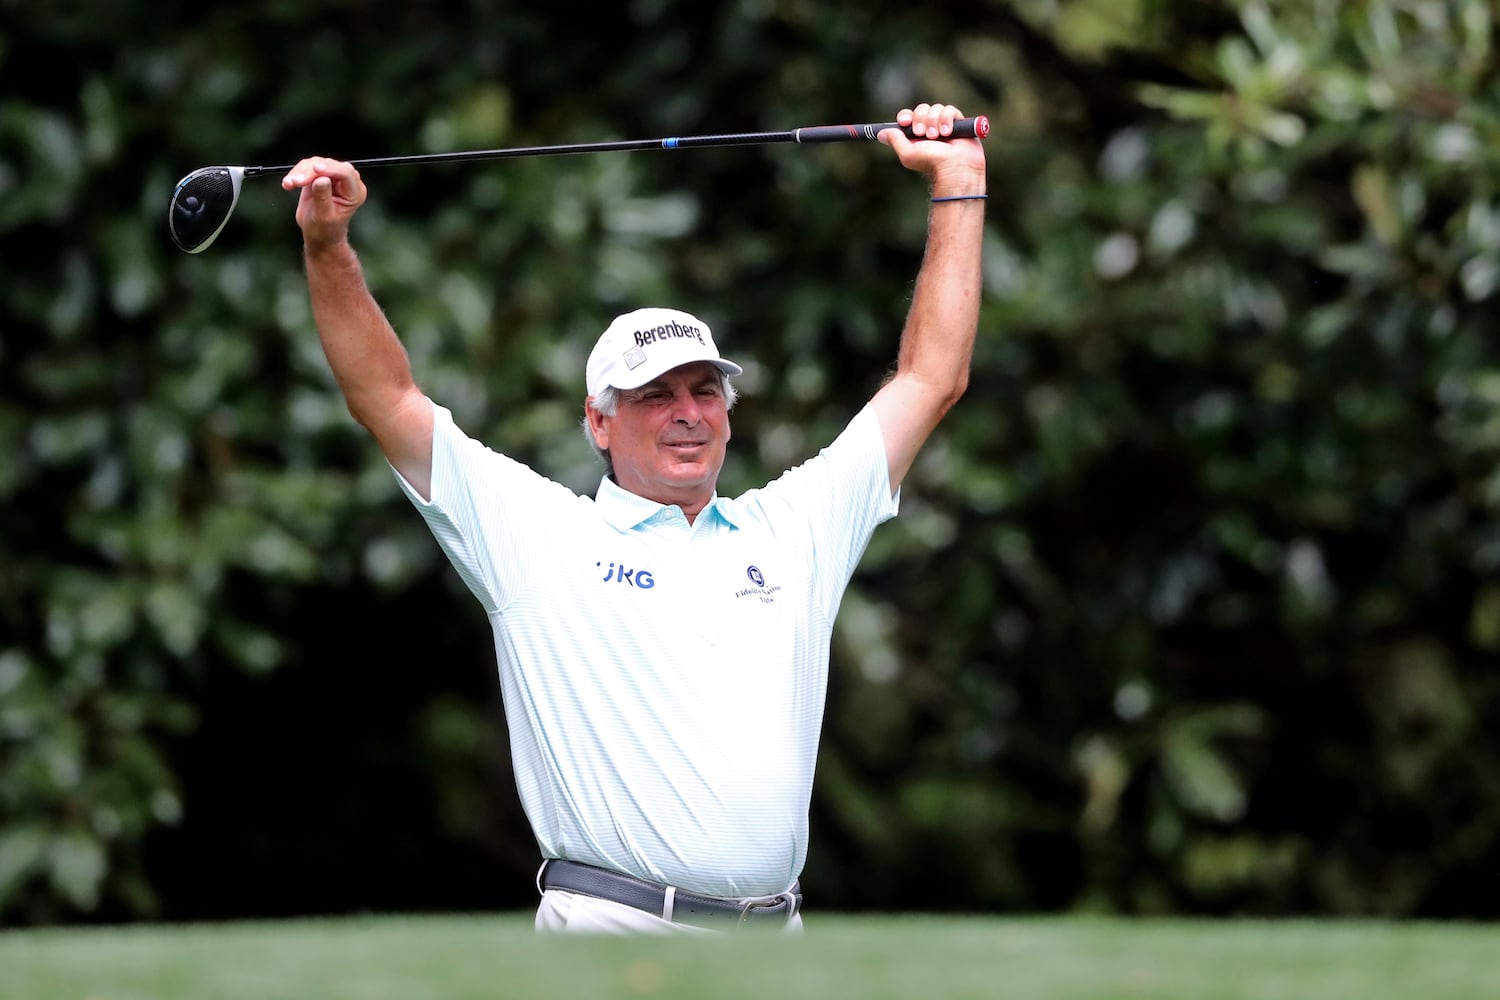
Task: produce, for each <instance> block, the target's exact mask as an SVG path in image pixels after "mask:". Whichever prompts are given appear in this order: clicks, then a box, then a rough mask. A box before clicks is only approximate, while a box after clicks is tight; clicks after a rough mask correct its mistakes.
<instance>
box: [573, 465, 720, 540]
mask: <svg viewBox="0 0 1500 1000" xmlns="http://www.w3.org/2000/svg"><path fill="white" fill-rule="evenodd" d="M594 503H595V504H597V505H598V507H599V513H600V514H601V515H603V517H604V520H605V521H606V522H608V523H609V525H610V527H612V528H614V529H615V530H616V531H630V530H631V529H633V528H638V527H640V526H641V525H642V524H645V523H646V522H647V521H650V520H652V519H654V518H656V517H659V516H660V515H661V514H662V512H664V511H666V510H668V509H676V508H675V505H673V507H672V508H669V507H668V506H667V505H665V504H659V503H657V502H656V501H655V500H648V499H646V498H645V497H643V496H640V495H639V494H636V493H631V492H630V491H629V490H627V489H625V488H624V487H622V486H621V485H620V484H619V483H617V482H615V481H614V480H613V479H611V478H609V476H605V477H604V478H603V479H601V480H599V491H598V492H597V493H596V494H595V495H594ZM731 506H732V505H731V504H730V503H729V502H728V501H726V500H725V499H724V498H723V497H721V496H719V492H718V490H715V491H714V495H713V496H712V497H710V498H709V501H708V503H707V504H705V505H704V507H703V510H702V511H700V512H699V514H698V517H699V518H703V517H718V518H721V519H722V520H723V521H724V522H725V523H726V524H728V525H730V526H731V527H739V525H738V523H737V522H736V521H735V519H734V516H733V514H732V512H731V510H730V508H731Z"/></svg>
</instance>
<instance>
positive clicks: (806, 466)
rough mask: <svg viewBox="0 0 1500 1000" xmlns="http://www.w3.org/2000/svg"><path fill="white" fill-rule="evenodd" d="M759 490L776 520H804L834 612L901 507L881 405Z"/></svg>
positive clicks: (825, 603)
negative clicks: (872, 543) (893, 488)
mask: <svg viewBox="0 0 1500 1000" xmlns="http://www.w3.org/2000/svg"><path fill="white" fill-rule="evenodd" d="M756 492H757V493H759V494H760V496H759V497H758V498H757V500H758V502H759V503H760V504H761V507H762V510H763V512H765V513H766V514H767V516H768V517H769V518H770V519H771V520H772V521H773V523H774V522H780V523H782V524H783V525H785V524H788V523H799V522H800V523H801V524H802V525H803V527H804V530H805V531H806V533H807V534H806V537H807V541H808V544H809V546H810V548H811V555H812V559H813V560H814V561H815V563H816V565H817V567H818V569H819V572H818V573H817V574H816V579H817V580H818V581H819V592H818V594H817V595H816V596H817V600H818V601H819V603H820V605H821V607H822V608H823V610H824V612H825V613H826V614H827V615H828V617H829V618H830V619H832V617H833V616H834V614H835V613H836V612H837V610H838V605H839V602H840V600H841V599H842V597H843V593H844V588H845V587H847V586H848V584H849V580H850V578H851V577H853V576H854V570H855V568H856V567H857V566H858V565H859V560H860V558H861V557H862V556H863V555H864V552H865V548H866V546H867V545H869V542H870V537H871V536H872V535H873V534H874V533H875V529H876V528H877V527H879V526H880V525H881V524H882V523H884V522H885V521H888V520H890V519H891V518H893V517H895V516H896V513H897V511H898V510H899V507H900V493H899V491H897V492H896V493H895V494H893V493H892V491H891V479H890V462H889V460H888V459H887V457H886V451H885V437H884V435H882V433H881V430H880V421H879V419H878V418H877V417H876V415H875V409H874V407H872V406H870V405H868V404H867V405H866V406H865V407H864V409H862V410H860V411H859V413H858V414H856V415H855V417H854V419H853V420H851V421H850V422H849V425H848V426H847V427H845V428H844V430H843V432H842V433H841V434H839V436H838V437H837V438H836V439H835V440H834V441H833V443H832V444H830V445H828V446H827V447H826V448H824V449H823V450H822V451H820V452H818V454H817V455H816V456H814V457H813V458H810V459H808V460H807V461H806V462H803V463H802V464H801V465H799V466H797V467H795V468H793V469H790V470H788V471H787V472H785V473H783V474H782V475H781V476H780V477H779V478H778V479H776V480H775V481H774V482H772V483H770V484H769V485H767V486H766V487H765V488H764V489H762V490H759V491H756ZM748 496H749V495H747V498H748Z"/></svg>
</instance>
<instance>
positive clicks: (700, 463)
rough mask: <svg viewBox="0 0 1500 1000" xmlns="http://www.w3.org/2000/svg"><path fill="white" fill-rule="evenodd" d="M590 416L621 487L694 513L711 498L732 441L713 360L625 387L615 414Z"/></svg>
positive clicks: (722, 392)
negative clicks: (640, 384) (632, 387)
mask: <svg viewBox="0 0 1500 1000" xmlns="http://www.w3.org/2000/svg"><path fill="white" fill-rule="evenodd" d="M588 417H589V427H590V429H591V430H592V431H593V434H594V440H595V441H596V442H598V444H599V447H600V448H604V449H607V450H608V451H609V457H610V461H611V462H612V463H613V464H614V467H615V481H616V482H617V483H619V484H620V486H621V487H622V488H623V489H627V490H629V491H630V492H632V493H635V494H637V495H639V496H643V497H646V498H647V499H650V500H655V501H656V502H657V503H661V504H677V505H678V506H680V507H681V508H682V509H683V512H684V513H685V514H687V515H688V517H689V518H692V517H695V516H697V514H698V512H699V511H700V510H702V509H703V507H704V505H706V504H707V503H708V501H709V500H710V498H712V496H713V491H714V484H715V483H716V482H717V481H718V478H719V470H720V469H721V468H723V466H724V453H725V450H726V447H727V445H728V444H729V403H728V400H726V399H725V398H724V387H723V381H722V376H721V375H720V373H719V370H718V369H717V368H715V367H714V366H713V365H711V364H708V363H707V362H701V361H700V362H695V363H693V364H690V365H683V366H681V367H680V368H673V369H672V370H671V371H669V372H667V373H666V374H664V375H662V376H661V377H660V378H658V379H656V380H655V381H653V382H648V383H646V384H645V385H643V386H641V387H640V388H639V389H622V390H620V405H619V407H618V408H617V409H616V410H615V414H614V416H605V415H603V414H600V413H597V412H595V411H594V410H592V409H590V410H589V411H588Z"/></svg>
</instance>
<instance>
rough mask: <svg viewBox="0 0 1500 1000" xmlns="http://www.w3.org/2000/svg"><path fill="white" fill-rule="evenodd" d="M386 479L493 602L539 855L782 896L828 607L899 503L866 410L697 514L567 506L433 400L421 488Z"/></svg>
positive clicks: (790, 867)
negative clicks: (426, 491)
mask: <svg viewBox="0 0 1500 1000" xmlns="http://www.w3.org/2000/svg"><path fill="white" fill-rule="evenodd" d="M397 479H398V480H399V481H400V482H401V486H402V489H403V490H404V491H405V492H406V494H407V496H408V497H409V498H410V500H411V501H412V503H413V504H414V505H415V506H416V507H417V509H418V510H419V511H420V512H421V514H422V516H423V517H424V518H425V519H426V522H427V524H428V527H429V528H430V529H431V530H432V533H433V536H434V537H435V538H436V539H437V541H438V543H439V545H441V546H442V548H443V551H444V552H445V553H446V554H447V556H448V558H449V560H450V561H451V562H452V564H453V566H454V568H455V569H456V570H457V571H458V573H459V575H460V576H461V577H462V578H463V580H464V582H465V583H466V584H467V585H468V587H469V589H470V590H471V591H472V592H473V593H474V595H475V596H476V597H477V598H478V599H479V601H480V603H481V604H482V605H483V606H484V608H485V610H486V611H487V612H488V614H489V618H490V625H491V628H492V630H493V632H494V637H495V652H496V658H497V662H498V667H499V673H500V683H501V690H502V693H503V696H504V701H505V710H506V716H507V721H508V726H509V730H510V737H511V753H512V758H513V762H514V765H515V772H516V783H517V788H518V791H519V793H520V798H521V803H522V805H523V807H524V808H525V810H526V815H527V817H528V818H529V819H530V821H531V825H532V829H533V832H534V833H535V835H536V839H537V843H538V846H539V847H540V848H541V852H542V855H543V856H544V857H562V858H569V859H571V860H574V861H581V862H584V863H586V864H595V865H602V866H604V867H607V868H611V869H614V870H618V871H624V872H627V873H630V874H632V875H636V876H638V877H640V878H645V879H649V880H651V881H654V882H663V883H667V884H670V885H675V886H677V887H679V888H682V889H686V890H689V891H693V892H700V893H707V894H710V895H715V896H744V895H760V894H769V893H775V892H781V891H783V890H785V889H787V888H789V887H790V885H791V883H792V882H793V881H794V880H795V879H796V878H797V877H798V876H799V875H800V874H801V871H802V866H803V863H804V861H805V860H806V857H807V829H808V824H807V814H808V805H809V801H810V798H811V794H812V781H813V770H814V765H815V763H816V759H817V751H818V738H819V733H820V730H821V728H822V720H823V703H824V695H825V691H826V688H827V681H828V649H829V641H830V637H831V634H832V629H833V622H834V618H835V616H836V614H837V612H838V607H839V602H840V600H841V599H842V597H843V593H844V589H845V587H846V586H847V585H848V582H849V579H850V577H851V576H852V575H853V573H854V569H855V566H856V565H857V564H858V562H859V559H860V556H861V555H862V554H863V552H864V550H865V546H866V545H867V544H868V542H869V540H870V536H871V534H872V533H873V531H874V530H875V528H876V526H877V525H879V524H880V523H881V522H883V521H885V520H887V519H888V518H890V517H893V516H894V515H895V513H896V510H897V499H896V498H895V497H893V496H892V495H891V490H890V485H889V474H888V472H887V463H886V455H885V447H884V443H883V439H882V437H881V433H880V427H879V424H878V421H877V419H876V416H875V412H874V410H873V409H871V408H870V407H868V406H867V407H866V408H865V409H863V410H862V411H861V412H860V413H859V414H858V415H857V416H856V417H855V418H854V420H853V421H851V422H850V424H849V426H848V427H847V428H846V429H845V430H844V432H843V433H842V434H840V435H839V437H838V439H837V440H836V441H835V442H834V443H833V444H831V445H830V446H828V447H827V448H825V449H824V450H823V451H821V452H820V453H819V454H818V455H817V456H816V457H814V458H812V459H810V460H808V461H807V462H805V463H803V464H802V465H800V466H798V467H797V468H795V469H792V470H790V471H789V472H787V473H785V474H784V475H782V476H781V477H780V478H778V479H777V480H776V481H774V482H772V483H770V484H769V485H767V486H765V487H763V488H761V489H758V490H751V491H749V492H748V493H745V494H744V495H743V496H740V497H737V498H734V499H727V498H724V497H719V496H717V495H716V496H715V497H714V499H713V500H712V501H711V503H710V504H709V505H708V506H707V507H705V508H704V510H703V512H702V513H701V514H700V515H699V516H698V517H697V518H696V520H695V521H694V523H693V524H689V523H688V521H687V519H686V517H684V516H683V513H682V511H681V509H680V508H678V507H675V506H673V507H664V506H662V505H660V504H657V503H655V502H653V501H650V500H646V499H645V498H643V497H639V496H635V495H633V494H630V493H628V492H626V491H624V490H622V489H620V487H618V486H617V485H616V484H615V483H614V482H613V481H611V480H609V479H607V478H606V479H605V480H603V481H602V482H601V484H600V487H599V492H598V495H597V497H596V498H589V497H580V496H578V495H576V494H574V493H573V492H572V491H571V490H568V489H567V488H566V487H563V486H561V485H560V484H557V483H554V482H552V481H551V480H548V479H546V478H544V477H542V476H540V475H538V474H537V473H535V472H533V471H532V470H531V469H529V468H527V467H526V466H525V465H522V464H521V463H519V462H516V461H514V460H512V459H510V458H507V457H505V456H503V455H500V454H497V453H496V452H494V451H491V450H490V449H488V448H487V447H485V446H484V445H483V444H481V443H479V442H478V441H475V440H473V439H472V438H469V437H468V436H466V435H465V434H464V433H463V432H462V431H460V430H459V429H458V428H457V427H456V426H455V425H454V423H453V419H452V415H451V414H450V413H449V412H448V410H446V409H445V408H443V407H441V406H435V407H434V429H433V455H432V500H431V501H430V502H428V501H424V500H423V499H422V498H421V497H420V496H419V495H418V494H417V493H416V492H415V491H414V490H413V489H412V488H411V486H410V484H408V483H407V482H406V481H405V480H404V479H402V478H401V477H400V475H399V474H398V475H397Z"/></svg>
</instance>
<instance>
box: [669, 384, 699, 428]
mask: <svg viewBox="0 0 1500 1000" xmlns="http://www.w3.org/2000/svg"><path fill="white" fill-rule="evenodd" d="M702 419H703V408H702V407H700V406H699V405H698V400H697V398H696V397H694V395H693V394H692V393H691V392H689V391H686V390H682V391H679V392H678V393H677V394H676V395H674V396H673V397H672V421H673V422H674V423H679V424H687V425H688V426H689V427H694V426H696V425H697V423H698V421H699V420H702Z"/></svg>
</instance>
